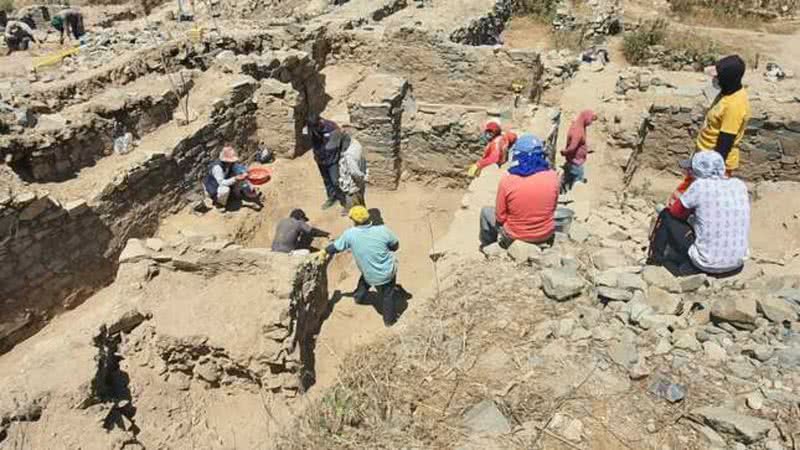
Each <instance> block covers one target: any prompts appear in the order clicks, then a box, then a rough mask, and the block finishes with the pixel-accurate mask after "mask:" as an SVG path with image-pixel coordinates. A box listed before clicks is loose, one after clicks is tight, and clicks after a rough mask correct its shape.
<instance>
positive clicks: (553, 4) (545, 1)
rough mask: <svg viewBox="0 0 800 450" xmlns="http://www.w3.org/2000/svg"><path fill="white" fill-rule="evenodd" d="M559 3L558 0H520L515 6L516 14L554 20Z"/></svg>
mask: <svg viewBox="0 0 800 450" xmlns="http://www.w3.org/2000/svg"><path fill="white" fill-rule="evenodd" d="M558 3H559V1H558V0H518V1H517V3H516V6H515V8H514V14H515V15H517V16H533V17H538V18H540V19H545V20H552V19H553V17H555V15H556V8H557V7H558Z"/></svg>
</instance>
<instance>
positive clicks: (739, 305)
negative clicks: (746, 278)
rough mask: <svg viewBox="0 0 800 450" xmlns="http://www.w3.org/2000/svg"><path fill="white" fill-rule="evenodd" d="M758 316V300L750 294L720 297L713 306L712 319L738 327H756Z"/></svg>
mask: <svg viewBox="0 0 800 450" xmlns="http://www.w3.org/2000/svg"><path fill="white" fill-rule="evenodd" d="M756 317H758V316H757V313H756V301H755V300H754V299H753V298H752V297H749V296H738V297H734V298H724V299H718V300H717V301H716V302H715V303H714V305H713V306H712V307H711V320H713V321H715V322H718V323H720V322H721V323H729V324H731V325H733V326H735V327H736V328H743V329H754V328H755V321H756Z"/></svg>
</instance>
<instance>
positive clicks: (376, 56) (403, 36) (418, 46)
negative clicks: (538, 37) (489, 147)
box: [324, 25, 544, 105]
mask: <svg viewBox="0 0 800 450" xmlns="http://www.w3.org/2000/svg"><path fill="white" fill-rule="evenodd" d="M324 40H325V41H326V42H327V43H328V45H329V48H328V49H327V50H328V51H327V53H326V54H325V56H324V57H325V58H326V59H331V60H337V61H354V62H357V63H358V64H361V65H367V66H370V65H372V66H375V67H379V68H380V70H381V72H383V73H390V74H393V75H395V76H398V77H401V78H404V79H406V80H408V82H409V83H411V85H412V86H413V87H414V95H415V96H416V98H418V99H419V100H420V101H425V102H431V103H452V104H462V105H488V104H492V103H497V102H508V103H507V104H511V102H513V99H514V93H513V91H512V83H513V82H514V81H521V82H522V83H523V85H524V89H523V96H524V97H526V98H530V99H532V100H533V99H536V98H537V96H538V95H539V93H540V92H541V84H540V80H541V78H542V73H543V71H544V69H543V65H542V61H541V57H540V54H539V53H538V52H535V51H529V50H508V49H504V48H498V49H495V48H491V47H486V46H483V47H473V46H466V45H460V44H455V43H453V42H451V41H450V40H449V39H443V38H442V37H441V36H438V35H435V34H433V33H430V32H428V31H426V30H423V29H420V28H416V27H414V26H411V25H410V26H408V27H402V28H400V29H399V30H397V31H392V32H389V31H387V32H386V34H384V35H377V36H376V35H372V34H365V33H358V32H342V33H334V34H329V35H327V36H325V38H324Z"/></svg>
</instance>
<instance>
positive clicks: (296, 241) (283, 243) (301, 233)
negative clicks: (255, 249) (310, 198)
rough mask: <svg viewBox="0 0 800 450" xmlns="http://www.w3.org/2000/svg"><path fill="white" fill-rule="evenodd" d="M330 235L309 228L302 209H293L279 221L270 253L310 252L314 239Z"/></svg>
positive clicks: (306, 217) (309, 225)
mask: <svg viewBox="0 0 800 450" xmlns="http://www.w3.org/2000/svg"><path fill="white" fill-rule="evenodd" d="M330 235H331V234H330V233H328V232H327V231H322V230H319V229H317V228H314V227H312V226H311V224H309V223H308V216H306V213H305V212H304V211H303V210H302V209H295V210H292V212H291V213H290V214H289V217H287V218H285V219H281V220H280V222H278V226H277V228H276V229H275V238H274V239H273V240H272V251H273V252H280V253H292V252H295V251H298V250H310V249H311V242H312V241H313V240H314V238H315V237H328V236H330Z"/></svg>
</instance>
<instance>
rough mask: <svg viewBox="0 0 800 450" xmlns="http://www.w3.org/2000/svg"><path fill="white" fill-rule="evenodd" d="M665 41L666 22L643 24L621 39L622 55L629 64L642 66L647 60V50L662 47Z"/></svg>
mask: <svg viewBox="0 0 800 450" xmlns="http://www.w3.org/2000/svg"><path fill="white" fill-rule="evenodd" d="M666 39H667V21H666V20H664V19H657V20H654V21H650V22H645V23H643V24H642V25H641V26H640V27H639V28H638V29H637V30H635V31H633V32H631V33H628V34H626V35H625V37H624V38H623V44H622V53H623V54H624V55H625V59H627V60H628V62H629V63H631V64H642V63H643V62H644V61H645V59H646V58H647V52H648V49H649V48H650V47H652V46H654V45H662V44H664V42H665V41H666Z"/></svg>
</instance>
